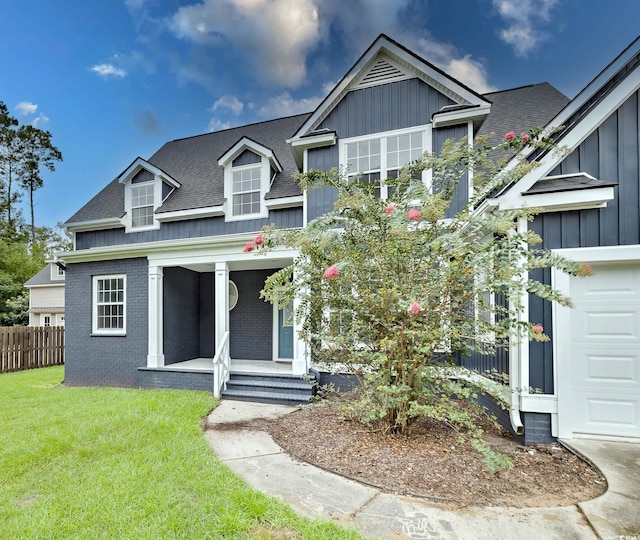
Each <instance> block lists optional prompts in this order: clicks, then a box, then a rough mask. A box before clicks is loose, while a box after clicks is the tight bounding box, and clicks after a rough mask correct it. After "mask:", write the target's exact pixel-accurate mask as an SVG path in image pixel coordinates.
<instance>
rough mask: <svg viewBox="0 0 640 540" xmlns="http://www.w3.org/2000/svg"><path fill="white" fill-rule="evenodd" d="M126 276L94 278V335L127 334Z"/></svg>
mask: <svg viewBox="0 0 640 540" xmlns="http://www.w3.org/2000/svg"><path fill="white" fill-rule="evenodd" d="M125 286H126V276H125V275H123V274H121V275H111V276H94V277H93V333H94V334H104V335H124V334H125V333H126V303H125V302H126V289H125Z"/></svg>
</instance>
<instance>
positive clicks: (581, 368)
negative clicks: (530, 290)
mask: <svg viewBox="0 0 640 540" xmlns="http://www.w3.org/2000/svg"><path fill="white" fill-rule="evenodd" d="M592 268H593V271H594V275H593V276H591V277H588V278H571V287H570V290H571V298H572V300H573V302H574V306H575V307H574V309H573V310H571V311H570V312H569V313H570V317H571V321H570V326H569V327H570V336H571V337H570V341H571V344H570V345H571V353H570V369H569V371H568V372H565V373H566V374H567V375H568V376H569V377H570V381H568V382H569V384H568V385H564V384H563V385H562V386H563V389H569V388H570V397H569V399H570V403H571V407H570V410H571V413H570V416H571V425H572V430H571V431H573V432H574V433H585V434H596V435H613V436H627V437H640V263H637V262H634V263H628V262H625V263H607V264H604V263H603V264H598V265H596V264H593V265H592ZM559 337H560V336H558V338H559ZM568 387H569V388H568ZM567 397H568V396H565V399H566V398H567ZM565 410H566V409H565ZM565 420H566V419H565Z"/></svg>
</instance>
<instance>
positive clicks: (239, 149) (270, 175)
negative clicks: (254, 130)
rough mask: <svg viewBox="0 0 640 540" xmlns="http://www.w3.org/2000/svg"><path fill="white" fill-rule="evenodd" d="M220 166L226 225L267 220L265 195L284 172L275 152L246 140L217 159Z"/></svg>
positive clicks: (242, 139)
mask: <svg viewBox="0 0 640 540" xmlns="http://www.w3.org/2000/svg"><path fill="white" fill-rule="evenodd" d="M218 165H219V166H221V167H224V196H225V199H226V202H225V221H238V220H243V219H260V218H266V217H268V215H269V208H268V207H267V204H266V202H265V195H266V194H267V193H268V192H269V189H270V188H271V184H272V183H273V180H274V178H275V177H276V175H277V174H278V173H280V172H282V165H280V162H279V161H278V159H277V158H276V156H275V154H274V153H273V151H272V150H271V149H270V148H267V147H266V146H263V145H261V144H260V143H258V142H256V141H254V140H253V139H250V138H249V137H243V138H241V139H240V140H239V141H238V142H237V143H236V144H234V145H233V146H232V147H231V148H230V149H229V150H228V151H227V152H225V153H224V154H223V155H222V156H221V157H220V159H218Z"/></svg>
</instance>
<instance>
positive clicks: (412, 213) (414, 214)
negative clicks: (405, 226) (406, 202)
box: [407, 208, 420, 221]
mask: <svg viewBox="0 0 640 540" xmlns="http://www.w3.org/2000/svg"><path fill="white" fill-rule="evenodd" d="M407 217H408V218H409V219H410V220H411V221H418V220H419V219H420V210H416V209H415V208H412V209H411V210H409V213H408V214H407Z"/></svg>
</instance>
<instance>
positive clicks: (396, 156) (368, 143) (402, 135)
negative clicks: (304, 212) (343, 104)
mask: <svg viewBox="0 0 640 540" xmlns="http://www.w3.org/2000/svg"><path fill="white" fill-rule="evenodd" d="M425 150H429V151H430V150H431V129H430V126H420V127H416V128H410V129H405V130H397V131H389V132H386V133H383V134H376V135H375V136H371V135H368V136H365V137H353V138H349V139H343V140H342V141H341V143H340V163H341V164H343V165H345V166H346V167H347V177H348V178H350V179H353V180H354V181H355V180H357V181H359V182H363V183H367V184H374V185H375V194H376V197H377V198H382V199H386V198H387V197H388V196H389V195H390V187H389V186H387V185H386V184H385V182H384V180H386V179H387V178H397V177H398V174H399V173H400V169H402V167H403V166H404V165H406V164H407V163H409V162H411V161H414V160H415V159H417V158H418V157H420V154H422V153H423V152H424V151H425ZM423 180H425V181H426V180H427V178H426V176H425V177H423Z"/></svg>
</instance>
